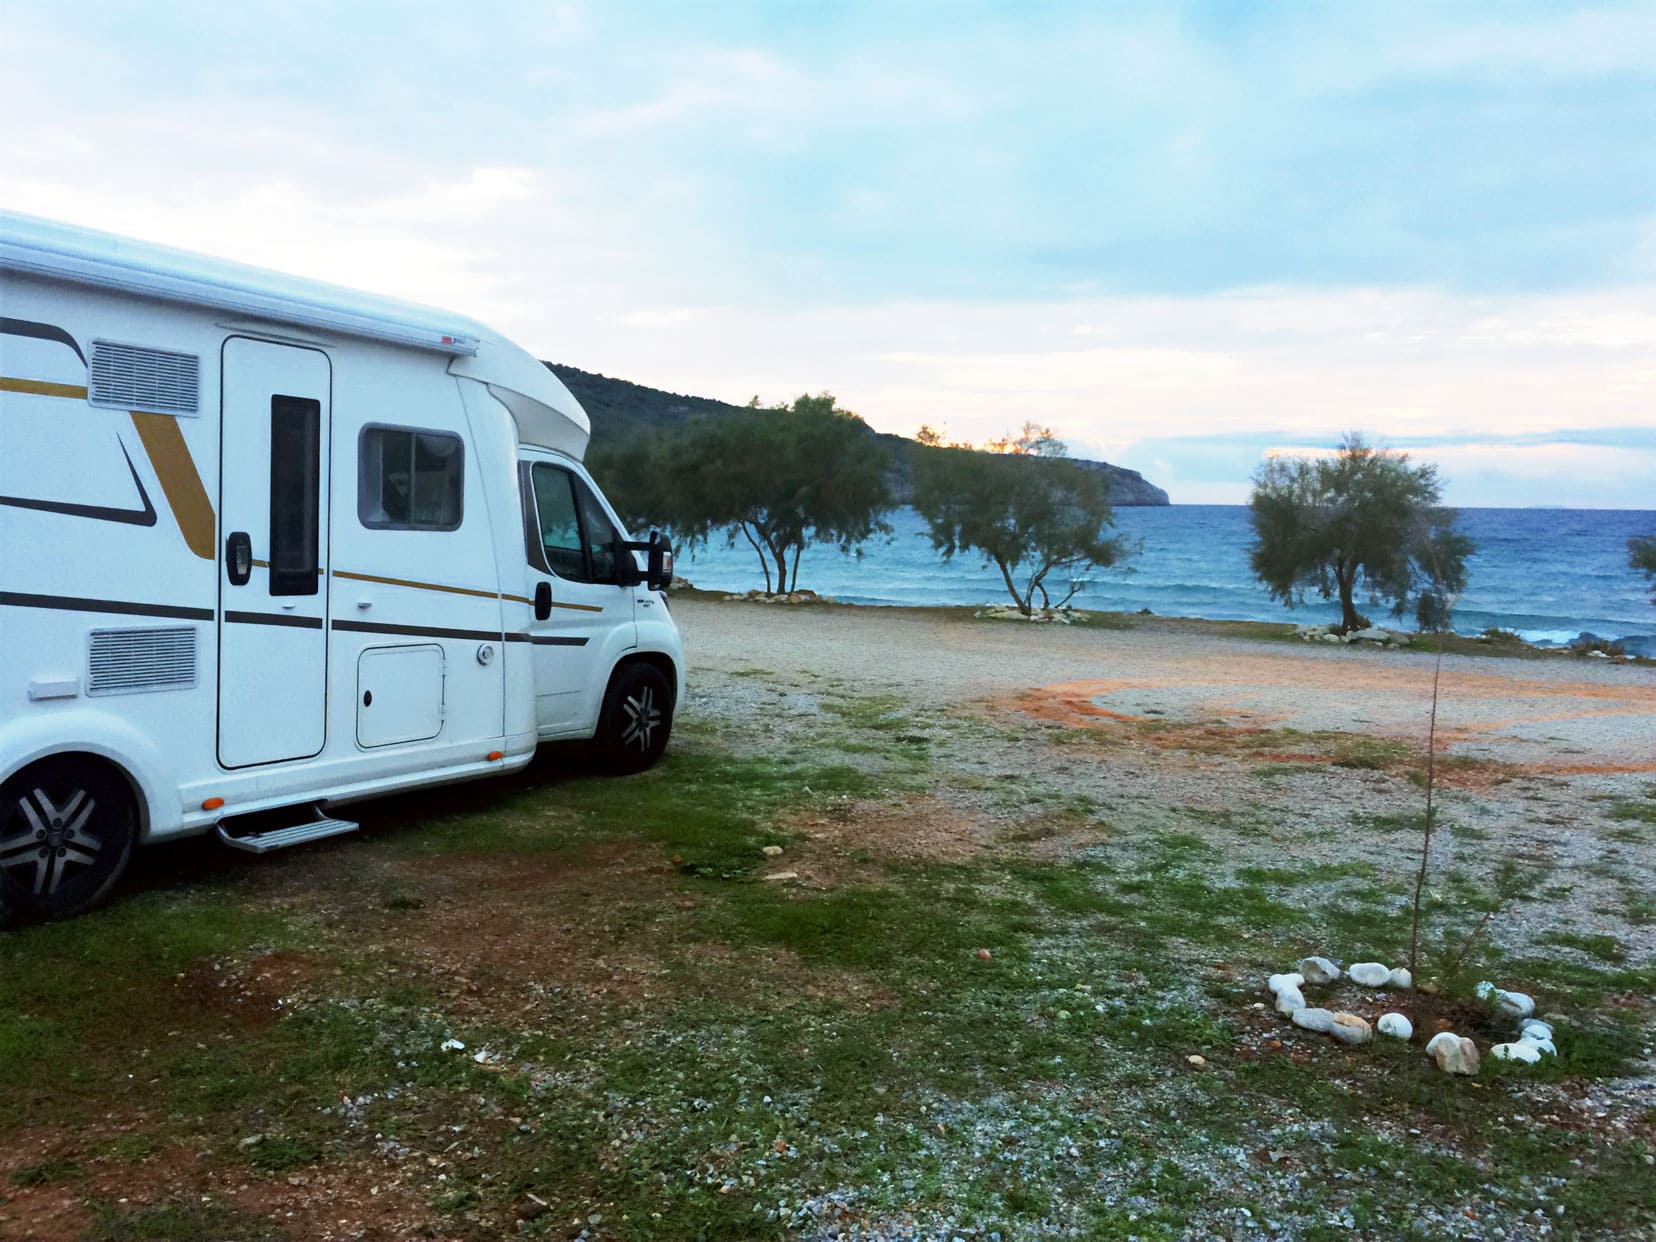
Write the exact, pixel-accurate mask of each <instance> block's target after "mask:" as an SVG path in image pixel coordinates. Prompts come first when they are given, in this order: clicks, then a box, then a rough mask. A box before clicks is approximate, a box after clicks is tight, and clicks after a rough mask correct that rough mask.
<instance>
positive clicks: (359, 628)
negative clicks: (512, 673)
mask: <svg viewBox="0 0 1656 1242" xmlns="http://www.w3.org/2000/svg"><path fill="white" fill-rule="evenodd" d="M333 627H334V629H335V631H341V630H342V631H344V632H345V633H348V634H398V635H402V636H404V637H407V638H475V639H477V640H479V641H480V642H496V643H498V642H499V641H500V640H501V633H500V631H499V630H450V629H444V628H443V627H441V626H436V625H390V624H386V623H381V622H376V621H335V622H334V623H333Z"/></svg>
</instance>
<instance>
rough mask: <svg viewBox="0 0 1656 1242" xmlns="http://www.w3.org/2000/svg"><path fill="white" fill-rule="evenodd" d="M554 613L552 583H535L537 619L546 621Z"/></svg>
mask: <svg viewBox="0 0 1656 1242" xmlns="http://www.w3.org/2000/svg"><path fill="white" fill-rule="evenodd" d="M551 615H552V584H551V583H550V582H537V583H536V584H535V620H537V621H544V620H546V619H547V618H548V617H550V616H551Z"/></svg>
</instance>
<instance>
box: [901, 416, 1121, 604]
mask: <svg viewBox="0 0 1656 1242" xmlns="http://www.w3.org/2000/svg"><path fill="white" fill-rule="evenodd" d="M1032 429H1033V431H1032ZM1020 443H1021V444H1022V447H1020ZM995 444H996V445H998V446H1002V447H1000V448H999V449H998V450H997V449H991V450H990V451H988V452H977V451H973V450H970V449H963V448H928V449H923V450H918V451H917V452H916V453H915V456H914V497H913V503H914V507H915V509H917V510H918V511H919V513H920V516H921V517H923V518H925V519H926V524H927V526H928V527H929V528H930V535H931V541H932V546H933V547H934V548H936V549H937V551H938V552H939V553H941V554H942V556H943V559H944V560H950V559H952V558H953V557H954V556H955V555H956V554H958V553H961V552H967V551H975V552H979V553H981V554H982V555H983V557H984V559H985V561H987V562H988V563H989V564H992V565H994V566H995V568H997V569H998V570H1000V575H1001V581H1002V582H1003V583H1005V585H1006V591H1007V594H1009V595H1010V596H1011V597H1012V599H1013V602H1014V603H1016V604H1017V606H1018V611H1019V612H1021V613H1023V614H1024V616H1026V617H1027V616H1032V615H1033V614H1034V612H1035V609H1036V607H1037V602H1036V601H1037V600H1038V601H1039V607H1041V608H1051V607H1062V606H1063V605H1065V604H1067V603H1068V602H1069V601H1070V599H1071V598H1073V596H1074V595H1075V593H1076V592H1077V591H1078V590H1079V589H1080V588H1081V586H1082V585H1084V582H1085V578H1084V577H1083V576H1082V575H1083V574H1084V571H1086V570H1088V569H1093V568H1098V569H1103V568H1108V567H1109V566H1111V565H1114V564H1115V563H1116V562H1117V561H1118V560H1120V559H1122V557H1123V556H1124V555H1125V554H1126V551H1127V549H1126V547H1125V546H1124V544H1123V542H1122V541H1121V540H1120V539H1119V538H1113V537H1111V536H1110V535H1109V534H1108V533H1107V532H1108V530H1109V528H1110V527H1111V526H1112V525H1113V523H1114V520H1115V515H1114V513H1113V512H1112V511H1111V509H1110V502H1109V483H1108V481H1107V480H1106V479H1104V478H1103V477H1102V476H1100V475H1099V474H1097V473H1096V472H1094V471H1090V470H1088V469H1086V468H1085V467H1083V466H1081V465H1078V464H1077V463H1075V462H1073V461H1069V460H1067V459H1065V458H1063V457H1062V456H1060V454H1062V452H1063V445H1062V443H1061V442H1060V441H1058V440H1057V438H1056V437H1054V436H1053V435H1052V433H1051V432H1050V431H1049V430H1047V429H1046V428H1037V427H1035V425H1034V424H1026V425H1025V427H1024V434H1023V435H1022V436H1021V437H1007V438H1006V439H1005V440H1002V441H996V442H995ZM1058 583H1062V584H1063V585H1062V587H1061V588H1060V587H1059V586H1058V585H1056V584H1058Z"/></svg>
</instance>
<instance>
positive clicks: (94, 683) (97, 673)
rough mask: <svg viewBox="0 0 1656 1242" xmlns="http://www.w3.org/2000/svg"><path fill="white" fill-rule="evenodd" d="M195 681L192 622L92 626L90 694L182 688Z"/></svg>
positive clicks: (189, 685)
mask: <svg viewBox="0 0 1656 1242" xmlns="http://www.w3.org/2000/svg"><path fill="white" fill-rule="evenodd" d="M195 684H196V631H195V627H194V626H193V625H181V626H169V627H166V628H155V629H141V630H93V631H92V658H91V668H90V671H89V673H88V676H87V679H86V692H87V693H88V694H136V693H138V692H140V691H144V690H183V689H188V688H189V687H191V686H193V685H195Z"/></svg>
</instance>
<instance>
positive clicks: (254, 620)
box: [224, 612, 322, 630]
mask: <svg viewBox="0 0 1656 1242" xmlns="http://www.w3.org/2000/svg"><path fill="white" fill-rule="evenodd" d="M224 619H225V620H226V621H230V622H234V623H235V624H238V625H289V626H292V627H293V628H294V629H296V630H319V629H321V628H322V618H321V617H290V616H287V615H286V614H284V613H276V612H226V613H225V614H224Z"/></svg>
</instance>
